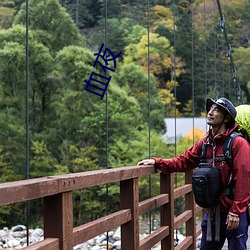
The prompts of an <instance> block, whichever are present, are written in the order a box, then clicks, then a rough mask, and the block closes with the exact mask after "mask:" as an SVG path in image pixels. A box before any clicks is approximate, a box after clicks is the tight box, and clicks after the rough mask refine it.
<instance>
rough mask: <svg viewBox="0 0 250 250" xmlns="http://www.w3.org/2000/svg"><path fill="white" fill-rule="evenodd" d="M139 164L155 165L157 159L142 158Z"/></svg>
mask: <svg viewBox="0 0 250 250" xmlns="http://www.w3.org/2000/svg"><path fill="white" fill-rule="evenodd" d="M138 165H155V160H154V159H146V160H142V161H139V162H138V163H137V166H138Z"/></svg>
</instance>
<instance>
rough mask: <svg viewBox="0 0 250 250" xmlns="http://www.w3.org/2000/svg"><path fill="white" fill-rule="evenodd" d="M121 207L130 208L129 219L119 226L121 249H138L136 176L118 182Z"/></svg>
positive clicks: (137, 188)
mask: <svg viewBox="0 0 250 250" xmlns="http://www.w3.org/2000/svg"><path fill="white" fill-rule="evenodd" d="M120 189H121V191H120V199H121V201H120V204H121V209H130V210H131V215H132V216H131V217H132V219H131V221H129V222H127V223H125V224H123V225H122V226H121V249H129V250H139V187H138V178H135V179H130V180H124V181H121V183H120Z"/></svg>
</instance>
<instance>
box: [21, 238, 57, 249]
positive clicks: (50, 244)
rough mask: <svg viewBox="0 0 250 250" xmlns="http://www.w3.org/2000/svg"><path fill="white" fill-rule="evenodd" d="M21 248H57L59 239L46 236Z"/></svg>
mask: <svg viewBox="0 0 250 250" xmlns="http://www.w3.org/2000/svg"><path fill="white" fill-rule="evenodd" d="M22 249H23V250H59V239H53V238H47V239H44V240H43V241H40V242H37V243H34V244H32V245H29V246H27V247H24V248H22Z"/></svg>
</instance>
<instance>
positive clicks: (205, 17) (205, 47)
mask: <svg viewBox="0 0 250 250" xmlns="http://www.w3.org/2000/svg"><path fill="white" fill-rule="evenodd" d="M203 9H204V14H203V15H204V20H203V21H204V34H203V35H204V90H205V92H204V93H205V97H207V39H206V23H207V16H206V0H204V6H203Z"/></svg>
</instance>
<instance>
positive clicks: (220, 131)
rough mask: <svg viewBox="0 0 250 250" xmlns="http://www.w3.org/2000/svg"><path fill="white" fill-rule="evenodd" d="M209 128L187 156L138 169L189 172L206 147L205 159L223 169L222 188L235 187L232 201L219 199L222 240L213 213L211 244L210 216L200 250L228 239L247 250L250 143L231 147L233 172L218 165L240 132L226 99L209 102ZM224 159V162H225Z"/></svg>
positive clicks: (215, 248)
mask: <svg viewBox="0 0 250 250" xmlns="http://www.w3.org/2000/svg"><path fill="white" fill-rule="evenodd" d="M206 109H207V124H208V125H210V129H209V131H208V132H207V134H206V135H205V137H204V138H203V139H202V140H200V141H198V142H197V143H195V145H193V146H192V147H190V148H189V149H187V150H186V151H185V152H184V154H182V155H180V156H179V157H175V158H171V159H162V158H157V157H154V158H153V159H146V160H142V161H140V162H139V163H138V165H155V166H156V168H157V169H159V170H160V171H161V172H163V173H165V174H169V173H173V172H186V171H190V170H192V169H194V168H196V167H197V166H198V164H199V163H200V156H201V152H202V144H203V143H206V144H207V150H206V159H207V160H210V161H211V162H213V164H214V165H215V167H217V168H220V169H221V185H222V188H223V189H226V187H227V185H228V183H229V182H230V176H232V181H233V185H234V193H233V198H232V197H231V199H230V198H229V196H228V195H227V194H226V192H225V193H223V194H222V195H221V197H220V237H219V241H216V240H215V221H214V220H215V219H214V218H215V215H214V212H210V213H211V214H210V215H211V218H212V219H211V220H212V236H213V237H212V241H207V237H206V236H207V219H208V212H207V213H206V214H205V216H204V218H203V219H202V224H201V226H202V239H201V248H200V249H201V250H205V249H210V250H219V249H222V247H223V245H224V242H225V239H226V238H227V239H228V249H229V250H244V249H247V246H246V242H247V237H248V234H247V233H248V217H247V206H248V203H249V201H250V146H249V143H248V142H247V141H246V140H245V139H244V138H242V137H241V136H237V137H236V138H235V139H234V141H233V144H232V155H233V170H232V173H231V170H230V166H229V165H228V163H227V162H226V161H225V160H220V161H215V160H213V159H216V158H222V157H223V156H224V155H223V145H224V142H225V140H226V138H227V137H228V136H229V135H230V134H231V133H232V132H234V131H237V130H238V125H237V124H235V117H236V109H235V107H234V105H233V104H232V103H231V102H230V101H229V100H228V99H226V98H224V97H221V98H219V99H217V100H212V99H210V98H209V99H207V101H206ZM222 159H223V158H222Z"/></svg>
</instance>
